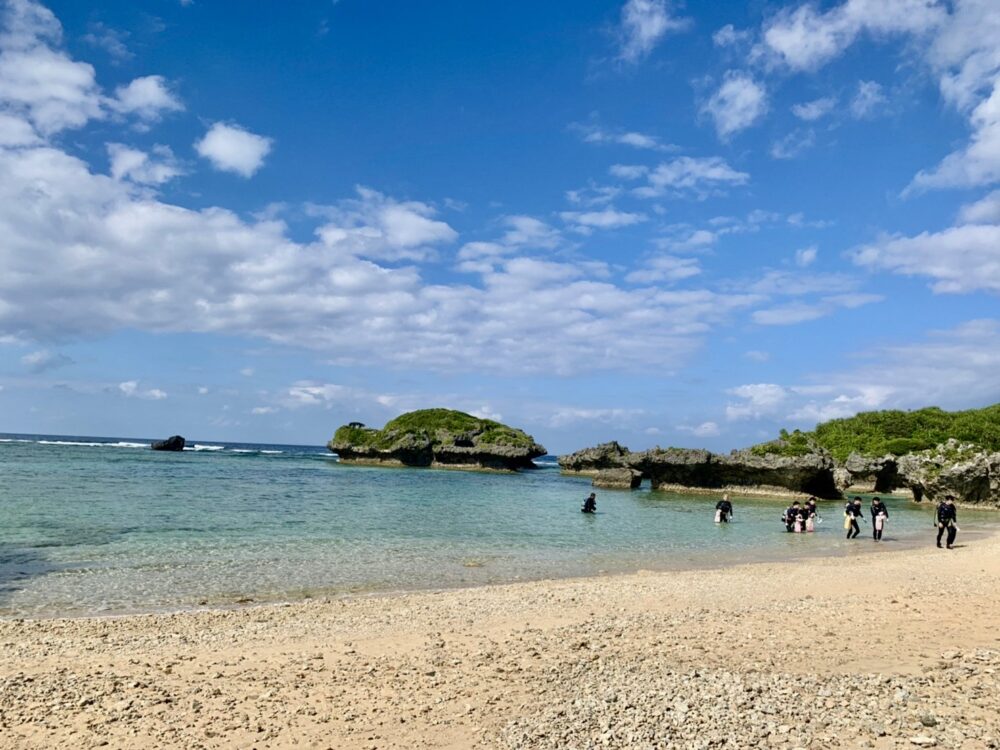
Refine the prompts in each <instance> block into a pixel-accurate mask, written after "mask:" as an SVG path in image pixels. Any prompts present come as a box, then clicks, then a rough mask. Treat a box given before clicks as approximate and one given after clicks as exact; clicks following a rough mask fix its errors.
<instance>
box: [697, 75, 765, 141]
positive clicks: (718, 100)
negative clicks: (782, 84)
mask: <svg viewBox="0 0 1000 750" xmlns="http://www.w3.org/2000/svg"><path fill="white" fill-rule="evenodd" d="M701 111H702V113H703V114H706V115H709V116H710V117H711V118H712V120H713V121H714V123H715V131H716V132H717V133H718V135H719V137H720V138H722V139H723V140H725V139H728V138H729V136H731V135H733V134H734V133H738V132H739V131H741V130H744V129H746V128H748V127H750V126H751V125H753V124H754V123H755V122H757V120H759V119H760V118H761V117H763V116H764V113H766V112H767V93H766V91H765V90H764V87H763V86H762V85H761V84H759V83H757V82H756V81H754V80H753V78H752V77H750V75H749V74H747V73H744V72H741V71H735V70H730V71H728V72H727V73H726V75H725V79H724V80H723V82H722V85H721V86H720V87H719V89H718V90H717V91H716V92H715V93H714V94H712V96H711V98H709V100H708V101H707V102H705V104H704V105H703V106H702V108H701Z"/></svg>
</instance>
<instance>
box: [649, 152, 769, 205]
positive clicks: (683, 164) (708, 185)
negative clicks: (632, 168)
mask: <svg viewBox="0 0 1000 750" xmlns="http://www.w3.org/2000/svg"><path fill="white" fill-rule="evenodd" d="M645 177H646V179H647V182H648V184H647V185H646V186H644V187H640V188H636V189H635V190H633V193H635V195H637V196H639V197H641V198H659V197H663V196H665V195H671V194H672V195H684V194H694V195H696V196H698V197H705V196H708V195H712V194H713V193H717V192H720V191H722V190H724V189H725V188H727V187H732V186H735V185H745V184H746V183H747V182H748V181H749V180H750V175H749V174H747V173H746V172H740V171H738V170H736V169H733V168H732V167H731V166H729V164H728V162H726V160H725V159H723V158H721V157H719V156H705V157H694V156H679V157H677V158H676V159H672V160H670V161H667V162H663V163H661V164H659V165H658V166H656V167H655V168H653V169H652V170H649V171H648V172H647V173H645Z"/></svg>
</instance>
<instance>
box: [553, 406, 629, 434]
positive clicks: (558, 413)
mask: <svg viewBox="0 0 1000 750" xmlns="http://www.w3.org/2000/svg"><path fill="white" fill-rule="evenodd" d="M645 413H646V412H645V411H644V410H643V409H624V408H610V409H590V408H585V407H574V406H563V407H556V408H555V409H554V410H553V412H552V414H551V415H549V418H548V426H549V427H551V428H553V429H558V428H560V427H568V426H569V425H574V424H581V423H588V422H591V423H595V422H596V423H600V424H610V425H615V426H624V425H628V424H630V423H631V422H632V421H633V420H634V419H635V418H636V417H640V416H642V415H643V414H645Z"/></svg>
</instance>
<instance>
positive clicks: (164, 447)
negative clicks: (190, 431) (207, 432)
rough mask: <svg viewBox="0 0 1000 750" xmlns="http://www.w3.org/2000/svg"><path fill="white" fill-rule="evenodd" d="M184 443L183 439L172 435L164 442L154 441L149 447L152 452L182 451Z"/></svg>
mask: <svg viewBox="0 0 1000 750" xmlns="http://www.w3.org/2000/svg"><path fill="white" fill-rule="evenodd" d="M184 442H185V441H184V438H182V437H181V436H180V435H174V436H172V437H168V438H167V439H166V440H154V441H153V445H152V446H151V447H152V449H153V450H154V451H182V450H184Z"/></svg>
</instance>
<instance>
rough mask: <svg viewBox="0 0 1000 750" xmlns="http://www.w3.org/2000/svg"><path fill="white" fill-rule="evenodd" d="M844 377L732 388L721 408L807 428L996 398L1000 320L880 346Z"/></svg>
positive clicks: (857, 359) (999, 394)
mask: <svg viewBox="0 0 1000 750" xmlns="http://www.w3.org/2000/svg"><path fill="white" fill-rule="evenodd" d="M852 359H853V360H854V363H853V364H852V366H851V367H850V368H849V369H846V370H843V371H839V372H837V371H834V372H829V371H827V372H823V373H816V374H815V375H813V376H812V377H811V378H809V379H808V380H809V381H810V382H807V383H806V384H801V383H800V384H793V385H779V384H775V383H768V384H755V385H745V386H739V387H737V388H732V389H730V390H729V391H728V393H730V394H731V395H734V396H737V397H738V398H739V400H738V401H736V402H735V403H731V404H730V405H729V407H727V410H726V411H727V417H728V418H730V419H734V420H742V419H771V420H776V421H780V422H784V423H786V424H787V423H789V422H791V423H792V424H798V425H802V426H806V427H811V426H812V425H814V424H815V423H817V422H822V421H826V420H828V419H837V418H842V417H849V416H853V415H854V414H856V413H858V412H859V411H869V410H872V409H913V408H919V407H924V406H927V405H928V404H935V405H938V406H941V407H943V408H951V409H956V408H969V407H973V406H978V405H982V404H984V403H994V402H996V401H998V400H1000V381H998V380H997V379H996V377H994V374H995V373H996V371H997V368H998V367H1000V321H997V320H993V319H985V320H971V321H967V322H965V323H962V324H961V325H958V326H956V327H955V328H952V329H949V330H943V331H931V332H930V333H929V334H928V335H927V336H926V337H925V338H924V340H923V341H919V342H915V343H909V344H900V345H889V346H885V345H880V346H877V347H873V348H872V349H870V350H867V351H861V352H859V353H858V354H857V355H855V356H854V357H852Z"/></svg>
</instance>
